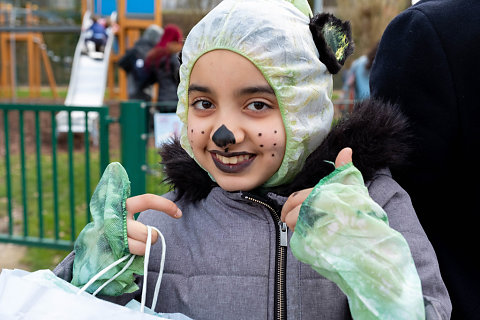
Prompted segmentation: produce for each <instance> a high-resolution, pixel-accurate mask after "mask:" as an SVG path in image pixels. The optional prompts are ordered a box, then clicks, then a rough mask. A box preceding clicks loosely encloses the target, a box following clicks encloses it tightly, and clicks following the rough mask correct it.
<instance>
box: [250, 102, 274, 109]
mask: <svg viewBox="0 0 480 320" xmlns="http://www.w3.org/2000/svg"><path fill="white" fill-rule="evenodd" d="M271 108H272V107H270V106H269V105H268V104H266V103H263V102H260V101H255V102H252V103H250V104H249V105H248V106H247V109H248V110H251V111H263V110H266V109H271Z"/></svg>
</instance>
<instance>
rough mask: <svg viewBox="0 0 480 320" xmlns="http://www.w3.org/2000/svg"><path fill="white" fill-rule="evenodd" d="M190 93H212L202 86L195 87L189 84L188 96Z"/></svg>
mask: <svg viewBox="0 0 480 320" xmlns="http://www.w3.org/2000/svg"><path fill="white" fill-rule="evenodd" d="M192 91H199V92H203V93H212V90H210V89H209V88H207V87H202V86H199V85H196V84H191V85H190V86H189V87H188V94H190V93H191V92H192Z"/></svg>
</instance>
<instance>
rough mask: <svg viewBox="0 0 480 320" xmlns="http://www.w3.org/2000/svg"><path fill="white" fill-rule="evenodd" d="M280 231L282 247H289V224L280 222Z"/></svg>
mask: <svg viewBox="0 0 480 320" xmlns="http://www.w3.org/2000/svg"><path fill="white" fill-rule="evenodd" d="M278 226H279V230H280V245H281V246H282V247H286V246H287V245H288V236H287V224H286V223H285V222H282V221H279V222H278Z"/></svg>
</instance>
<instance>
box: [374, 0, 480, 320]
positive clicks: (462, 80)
mask: <svg viewBox="0 0 480 320" xmlns="http://www.w3.org/2000/svg"><path fill="white" fill-rule="evenodd" d="M479 40H480V1H475V0H457V1H449V0H423V1H420V2H418V3H416V4H415V5H414V6H412V7H410V8H408V9H407V10H405V11H404V12H402V13H401V14H400V15H399V16H397V17H396V18H395V19H394V20H393V21H392V22H391V23H390V25H389V26H388V27H387V29H386V31H385V33H384V35H383V37H382V40H381V43H380V46H379V49H378V52H377V56H376V59H375V62H374V65H373V67H372V71H371V76H370V87H371V93H372V95H373V97H376V98H381V99H384V100H388V101H390V102H395V103H398V104H399V105H400V107H401V109H402V110H403V111H404V113H405V114H406V115H407V116H408V117H409V120H410V122H411V129H412V132H413V133H414V135H415V146H416V147H415V152H413V157H412V158H411V161H410V163H409V165H407V166H404V167H403V168H401V169H398V170H395V171H394V172H393V176H394V178H395V179H396V180H397V181H398V182H399V183H400V184H401V185H402V187H404V188H405V189H406V190H407V192H408V193H409V194H410V196H411V198H412V201H413V204H414V207H415V210H416V212H417V214H418V217H419V218H420V221H421V223H422V225H423V227H424V229H425V231H426V233H427V236H428V237H429V239H430V240H431V242H432V244H433V246H434V249H435V251H436V253H437V256H438V259H439V262H440V270H441V272H442V277H443V279H444V281H445V284H446V285H447V289H448V290H449V294H450V297H451V301H452V304H453V312H452V319H479V316H478V314H479V313H480V290H479V285H480V263H479V259H478V257H477V253H478V249H477V245H478V243H479V240H478V233H479V232H478V226H477V225H476V223H474V222H473V221H474V220H475V218H476V214H478V213H479V212H480V211H479V209H478V207H479V204H478V199H479V196H480V184H479V181H480V171H479V170H478V169H475V168H472V165H475V158H474V157H473V156H472V154H475V152H476V151H477V150H479V149H480V120H479V119H480V97H479V95H478V87H479V79H478V77H479V75H480V59H479V52H480V41H479Z"/></svg>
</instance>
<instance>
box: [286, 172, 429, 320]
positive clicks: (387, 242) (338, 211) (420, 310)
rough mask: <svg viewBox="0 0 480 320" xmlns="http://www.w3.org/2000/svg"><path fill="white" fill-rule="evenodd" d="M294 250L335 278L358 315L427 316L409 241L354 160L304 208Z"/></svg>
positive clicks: (323, 184)
mask: <svg viewBox="0 0 480 320" xmlns="http://www.w3.org/2000/svg"><path fill="white" fill-rule="evenodd" d="M290 244H291V248H292V251H293V254H294V255H295V256H296V257H297V258H298V259H299V260H300V261H302V262H305V263H307V264H309V265H311V266H312V268H313V269H314V270H316V271H317V272H318V273H320V274H321V275H323V276H324V277H326V278H327V279H330V280H331V281H333V282H335V283H336V284H337V285H338V286H339V287H340V289H341V290H342V291H343V292H344V293H345V294H346V295H347V297H348V302H349V306H350V311H351V314H352V316H353V318H354V319H424V318H425V311H424V305H423V296H422V287H421V283H420V279H419V276H418V273H417V271H416V268H415V264H414V261H413V258H412V256H411V253H410V249H409V246H408V244H407V242H406V240H405V239H404V238H403V236H402V235H401V234H400V233H399V232H397V231H396V230H394V229H392V228H390V227H389V225H388V218H387V215H386V213H385V211H384V210H383V209H382V208H381V207H380V206H379V205H378V204H377V203H376V202H375V201H373V200H372V199H371V198H370V196H369V194H368V189H367V188H366V187H365V185H364V182H363V177H362V175H361V173H360V171H358V169H357V168H355V167H354V166H353V164H351V163H350V164H347V165H345V166H343V167H341V168H338V169H336V170H335V171H334V172H333V173H332V174H330V175H329V176H327V177H325V178H324V179H322V180H321V181H320V182H319V183H318V184H317V185H316V186H315V188H314V189H313V191H312V192H311V194H310V195H309V197H308V198H307V199H306V200H305V202H304V203H303V205H302V207H301V209H300V215H299V218H298V221H297V225H296V227H295V232H294V234H293V236H292V239H291V241H290Z"/></svg>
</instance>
